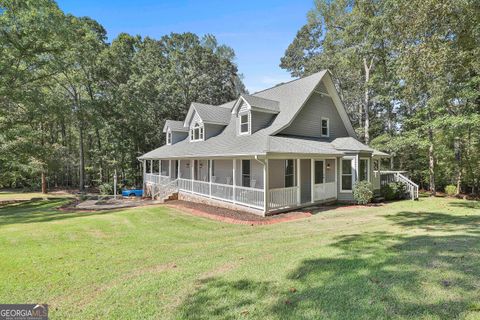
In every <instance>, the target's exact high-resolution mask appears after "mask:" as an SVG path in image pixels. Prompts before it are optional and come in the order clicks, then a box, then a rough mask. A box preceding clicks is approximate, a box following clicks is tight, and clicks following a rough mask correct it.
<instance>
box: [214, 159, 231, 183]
mask: <svg viewBox="0 0 480 320" xmlns="http://www.w3.org/2000/svg"><path fill="white" fill-rule="evenodd" d="M213 161H214V162H213V163H214V168H213V174H214V176H215V182H216V183H222V184H227V180H230V183H229V184H232V181H233V161H232V160H213ZM227 178H229V179H227Z"/></svg>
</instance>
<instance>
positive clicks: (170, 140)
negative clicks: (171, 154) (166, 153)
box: [167, 131, 172, 144]
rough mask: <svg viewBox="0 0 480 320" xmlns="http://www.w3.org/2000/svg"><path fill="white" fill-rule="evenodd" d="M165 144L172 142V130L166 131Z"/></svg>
mask: <svg viewBox="0 0 480 320" xmlns="http://www.w3.org/2000/svg"><path fill="white" fill-rule="evenodd" d="M167 144H172V132H171V131H167Z"/></svg>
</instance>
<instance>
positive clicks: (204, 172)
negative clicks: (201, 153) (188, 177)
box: [196, 160, 209, 181]
mask: <svg viewBox="0 0 480 320" xmlns="http://www.w3.org/2000/svg"><path fill="white" fill-rule="evenodd" d="M198 166H199V167H198V171H197V179H196V180H200V181H208V179H209V176H208V160H198ZM200 167H201V168H200Z"/></svg>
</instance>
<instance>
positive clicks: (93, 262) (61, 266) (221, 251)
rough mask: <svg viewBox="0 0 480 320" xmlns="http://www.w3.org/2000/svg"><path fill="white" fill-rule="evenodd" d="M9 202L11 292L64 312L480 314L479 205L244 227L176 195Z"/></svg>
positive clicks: (0, 259)
mask: <svg viewBox="0 0 480 320" xmlns="http://www.w3.org/2000/svg"><path fill="white" fill-rule="evenodd" d="M63 202H64V200H49V201H46V200H43V201H29V202H26V203H21V204H12V205H4V206H0V302H1V303H37V302H38V303H40V302H41V303H48V304H49V305H50V316H51V318H52V319H65V318H77V319H100V318H102V319H103V318H121V319H128V318H141V319H148V318H153V319H163V318H166V319H169V318H173V319H187V318H188V319H387V318H388V319H410V318H412V319H413V318H415V319H455V318H460V319H479V318H480V203H478V202H467V201H462V200H456V199H438V198H437V199H429V198H422V199H420V201H418V202H414V201H401V202H396V203H391V204H388V205H385V206H383V207H377V208H366V209H337V210H330V211H324V212H321V213H319V214H317V215H315V216H313V217H311V218H308V219H303V220H297V221H293V222H288V223H280V224H275V225H269V226H255V227H252V226H242V225H231V224H225V223H221V222H216V221H211V220H208V219H204V218H199V217H195V216H190V215H188V214H185V213H182V212H178V211H175V210H172V209H169V208H166V207H162V206H157V207H145V208H137V209H128V210H124V211H115V212H99V213H63V212H58V211H56V210H55V209H54V208H55V207H56V206H59V205H61V204H62V203H63Z"/></svg>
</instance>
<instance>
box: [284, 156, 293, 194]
mask: <svg viewBox="0 0 480 320" xmlns="http://www.w3.org/2000/svg"><path fill="white" fill-rule="evenodd" d="M293 186H295V161H294V160H292V159H289V160H285V188H290V187H293Z"/></svg>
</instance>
